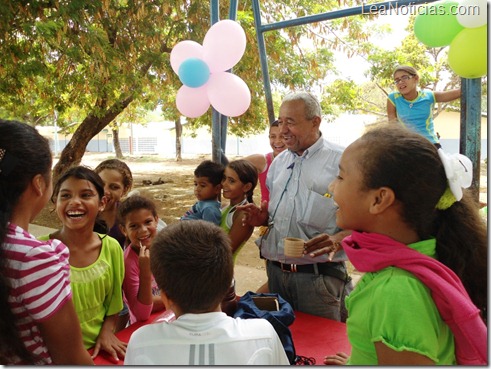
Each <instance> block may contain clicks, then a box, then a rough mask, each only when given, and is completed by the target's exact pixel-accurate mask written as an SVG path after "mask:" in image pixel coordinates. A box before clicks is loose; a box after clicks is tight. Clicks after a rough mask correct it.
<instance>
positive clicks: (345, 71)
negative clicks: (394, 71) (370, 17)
mask: <svg viewBox="0 0 491 369" xmlns="http://www.w3.org/2000/svg"><path fill="white" fill-rule="evenodd" d="M408 21H409V16H407V15H395V14H392V15H380V16H379V17H378V18H377V19H376V20H375V21H374V22H376V23H377V24H379V25H385V24H389V25H390V27H391V29H392V33H390V34H387V35H385V37H384V38H379V39H375V38H374V39H372V40H371V41H372V42H373V43H374V44H376V45H377V46H380V47H383V48H386V49H388V50H390V49H394V48H395V47H396V46H397V45H399V44H400V43H401V42H402V40H403V39H404V38H405V37H406V35H407V31H406V30H405V28H406V26H407V22H408ZM335 66H336V68H337V69H338V70H339V71H340V72H341V73H342V75H343V76H345V77H346V78H350V79H352V80H353V81H355V82H356V83H362V82H366V81H368V79H367V78H366V77H365V76H364V72H365V71H366V70H367V69H368V67H369V64H368V63H367V62H366V61H365V60H364V59H363V58H362V57H359V56H356V57H352V58H348V57H347V56H346V55H345V54H344V53H338V54H337V55H336V61H335Z"/></svg>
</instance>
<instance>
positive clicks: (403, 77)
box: [394, 74, 414, 86]
mask: <svg viewBox="0 0 491 369" xmlns="http://www.w3.org/2000/svg"><path fill="white" fill-rule="evenodd" d="M413 77H414V76H410V75H407V74H406V75H404V76H402V77H401V78H397V79H395V80H394V84H395V85H396V86H397V85H398V84H399V83H401V82H402V81H404V82H405V81H407V80H408V79H411V78H413Z"/></svg>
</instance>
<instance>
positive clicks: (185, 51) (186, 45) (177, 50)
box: [170, 40, 203, 74]
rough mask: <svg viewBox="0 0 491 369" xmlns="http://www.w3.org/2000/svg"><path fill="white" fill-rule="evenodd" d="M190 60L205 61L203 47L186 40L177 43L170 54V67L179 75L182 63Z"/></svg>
mask: <svg viewBox="0 0 491 369" xmlns="http://www.w3.org/2000/svg"><path fill="white" fill-rule="evenodd" d="M188 58H198V59H203V46H201V45H200V44H198V43H197V42H196V41H191V40H186V41H181V42H179V43H177V44H176V45H175V46H174V47H173V48H172V51H171V52H170V65H171V67H172V69H173V70H174V72H175V73H176V74H179V67H180V66H181V63H182V62H183V61H184V60H186V59H188Z"/></svg>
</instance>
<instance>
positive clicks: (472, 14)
mask: <svg viewBox="0 0 491 369" xmlns="http://www.w3.org/2000/svg"><path fill="white" fill-rule="evenodd" d="M456 11H457V15H456V17H457V21H458V22H459V23H460V24H461V25H462V26H464V27H466V28H476V27H481V26H484V25H485V24H487V22H488V6H487V1H486V0H461V1H460V2H459V5H458V7H457V8H456Z"/></svg>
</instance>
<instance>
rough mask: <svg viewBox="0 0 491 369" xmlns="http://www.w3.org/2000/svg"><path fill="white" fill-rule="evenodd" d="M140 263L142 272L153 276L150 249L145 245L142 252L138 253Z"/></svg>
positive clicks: (141, 249) (141, 248)
mask: <svg viewBox="0 0 491 369" xmlns="http://www.w3.org/2000/svg"><path fill="white" fill-rule="evenodd" d="M138 265H139V266H140V272H144V273H145V274H148V276H150V277H151V275H152V272H151V271H150V250H149V249H147V248H146V247H145V246H143V245H142V246H141V247H140V253H139V254H138Z"/></svg>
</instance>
